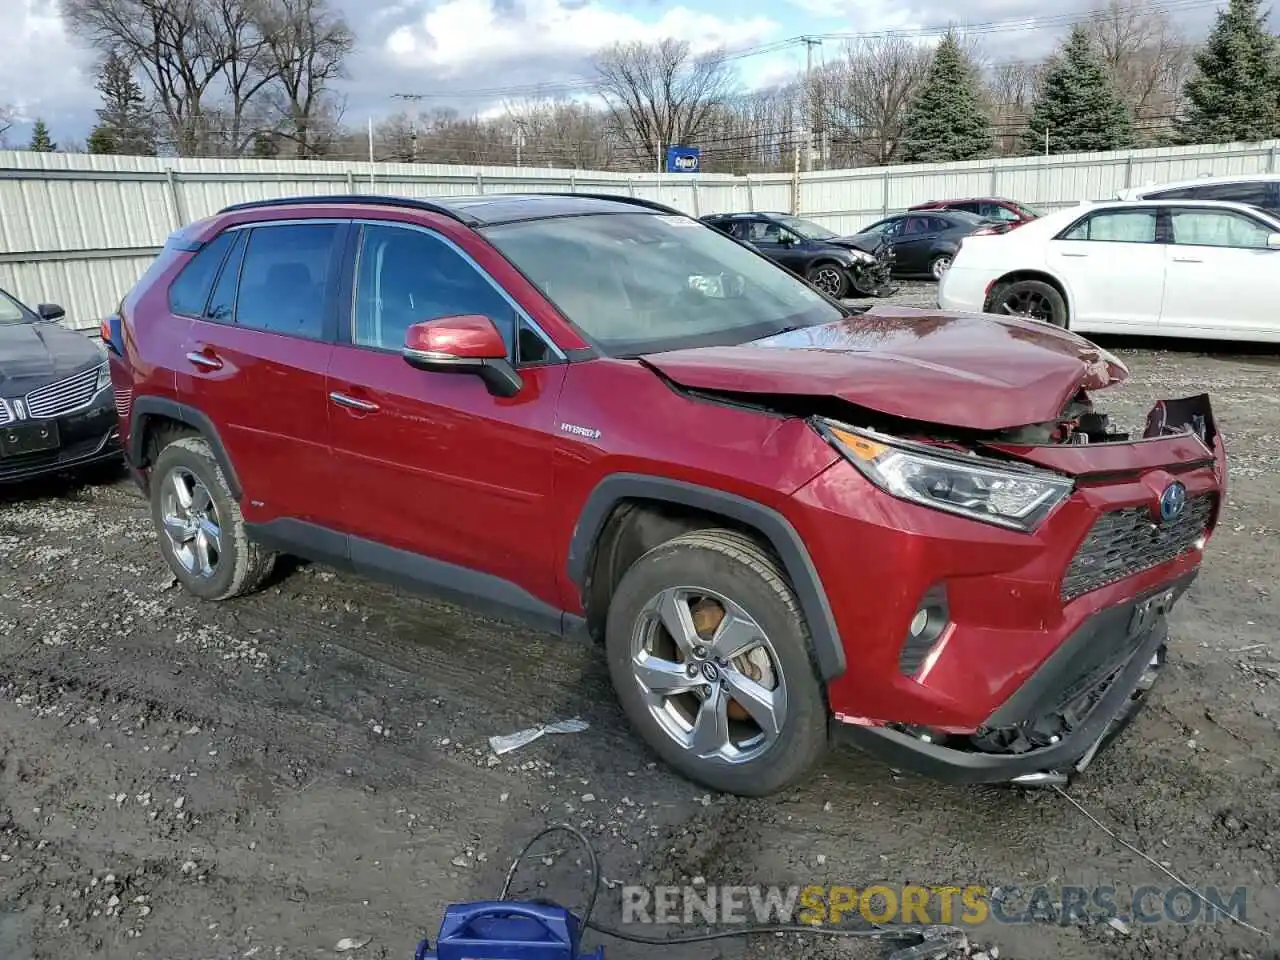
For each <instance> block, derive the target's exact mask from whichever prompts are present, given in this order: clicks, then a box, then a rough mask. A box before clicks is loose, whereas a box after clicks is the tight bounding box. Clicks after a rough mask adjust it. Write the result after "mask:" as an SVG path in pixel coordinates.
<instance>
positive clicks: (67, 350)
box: [0, 323, 102, 397]
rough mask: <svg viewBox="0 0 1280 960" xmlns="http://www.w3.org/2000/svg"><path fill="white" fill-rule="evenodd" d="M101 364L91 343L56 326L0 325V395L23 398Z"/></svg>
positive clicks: (32, 324)
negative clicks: (86, 368)
mask: <svg viewBox="0 0 1280 960" xmlns="http://www.w3.org/2000/svg"><path fill="white" fill-rule="evenodd" d="M101 360H102V357H101V354H100V353H99V351H98V348H97V345H96V344H94V342H93V341H92V340H90V339H89V338H88V337H86V336H84V335H83V334H79V333H76V332H75V331H73V330H68V329H67V328H66V327H63V326H59V325H58V324H56V323H0V395H3V396H7V397H13V396H22V395H23V394H26V393H28V392H30V391H32V390H34V389H36V388H37V387H42V386H44V385H45V384H46V383H52V382H53V381H55V380H61V379H62V378H63V377H68V376H70V375H71V374H73V373H77V372H79V371H80V370H83V369H84V368H85V367H88V366H92V365H94V364H96V363H99V362H101Z"/></svg>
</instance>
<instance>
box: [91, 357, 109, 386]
mask: <svg viewBox="0 0 1280 960" xmlns="http://www.w3.org/2000/svg"><path fill="white" fill-rule="evenodd" d="M109 386H111V366H110V365H109V364H107V363H106V362H105V361H104V362H103V364H102V366H100V367H99V368H98V382H97V384H96V385H95V386H94V388H93V392H94V393H100V392H101V391H103V390H105V389H107V387H109Z"/></svg>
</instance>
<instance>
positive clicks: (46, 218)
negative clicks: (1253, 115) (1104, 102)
mask: <svg viewBox="0 0 1280 960" xmlns="http://www.w3.org/2000/svg"><path fill="white" fill-rule="evenodd" d="M1278 151H1280V141H1270V142H1266V143H1261V144H1229V145H1223V146H1196V147H1166V148H1160V149H1154V150H1127V151H1118V152H1115V153H1088V154H1073V155H1066V156H1053V157H1021V158H1012V159H1005V160H975V161H969V162H965V163H954V164H912V165H900V166H893V167H868V168H863V169H858V170H832V171H821V172H815V173H802V174H800V175H799V176H798V177H793V176H792V175H791V174H785V173H784V174H766V175H759V176H752V177H735V176H732V175H729V174H696V175H689V174H657V173H635V174H617V173H606V172H598V171H569V170H562V169H543V168H538V167H454V166H445V165H442V164H404V163H379V164H368V163H365V164H360V163H347V162H333V161H305V160H212V159H209V160H205V159H190V160H188V159H159V158H149V157H112V156H90V155H85V154H60V153H30V152H26V151H0V286H2V287H4V288H5V289H7V290H9V291H10V292H12V293H14V294H15V295H17V296H18V297H20V298H21V299H23V300H25V301H27V302H28V303H31V304H35V303H40V302H56V303H60V304H62V305H63V306H64V307H66V308H67V321H66V322H67V323H68V324H69V325H70V326H73V327H76V328H81V329H87V328H92V327H95V326H96V325H97V323H98V320H99V319H100V318H101V317H102V316H104V315H105V314H107V313H109V312H110V311H111V310H113V309H114V308H115V306H116V304H117V303H118V302H119V300H120V298H121V296H123V295H124V294H125V293H126V292H127V291H128V290H129V288H130V287H131V286H132V285H133V283H134V282H135V281H136V280H137V278H138V276H139V275H140V274H141V273H142V271H143V270H144V269H145V268H146V266H147V264H148V263H149V262H150V261H151V259H152V258H153V257H154V256H155V254H156V253H157V252H158V250H159V249H160V247H161V246H163V244H164V241H165V238H166V237H168V235H169V234H170V233H171V232H172V231H173V230H175V229H176V228H178V227H181V226H183V225H185V224H187V223H190V222H191V221H192V220H196V219H199V218H201V217H205V216H208V215H209V214H211V213H214V212H215V211H217V210H218V209H219V208H221V207H224V206H226V205H227V204H230V203H237V202H240V201H245V200H262V199H268V198H270V197H273V196H288V195H304V194H326V193H383V194H397V195H402V196H417V197H431V196H460V195H466V194H476V193H512V192H520V191H564V192H576V193H612V194H622V195H630V196H636V197H642V198H645V199H650V200H659V201H662V202H664V203H668V204H670V205H672V206H674V207H678V208H679V209H682V210H685V211H686V212H688V213H691V214H695V215H702V214H707V213H719V212H725V211H734V210H752V209H754V210H778V211H785V210H790V209H792V208H793V202H794V206H795V207H796V208H797V211H798V212H799V213H800V214H801V215H803V216H808V217H812V218H813V219H815V220H818V221H820V222H822V223H824V224H826V225H827V226H829V227H831V229H833V230H837V231H840V232H852V231H854V230H856V229H858V228H859V227H861V226H863V225H865V224H867V223H869V222H870V221H871V220H873V219H875V218H877V217H880V216H882V215H884V214H886V213H891V212H895V211H898V210H902V209H905V208H906V207H908V206H910V205H911V204H913V203H920V202H923V201H926V200H936V199H943V198H947V197H967V196H1004V197H1012V198H1015V199H1018V200H1021V201H1023V202H1026V203H1030V204H1032V205H1033V206H1038V207H1042V208H1046V209H1053V208H1056V207H1062V206H1067V205H1070V204H1072V203H1075V202H1078V201H1080V200H1100V199H1108V198H1111V197H1114V196H1115V195H1116V193H1117V191H1119V190H1122V189H1124V188H1125V187H1130V186H1139V185H1142V184H1147V183H1161V182H1166V181H1169V180H1181V179H1189V178H1193V177H1199V176H1205V175H1215V176H1216V175H1222V174H1235V173H1260V172H1275V171H1276V170H1277V152H1278Z"/></svg>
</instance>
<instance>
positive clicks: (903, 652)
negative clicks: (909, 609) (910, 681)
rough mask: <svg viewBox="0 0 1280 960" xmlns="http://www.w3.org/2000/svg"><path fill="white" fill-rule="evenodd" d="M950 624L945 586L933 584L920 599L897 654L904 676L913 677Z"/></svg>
mask: <svg viewBox="0 0 1280 960" xmlns="http://www.w3.org/2000/svg"><path fill="white" fill-rule="evenodd" d="M950 622H951V618H950V614H949V608H948V605H947V591H946V587H945V586H944V585H943V584H940V583H939V584H935V585H934V586H932V587H930V588H929V589H928V590H927V591H926V592H925V594H924V596H923V597H921V598H920V603H919V605H918V606H917V607H916V611H915V613H914V614H912V616H911V621H910V623H909V624H908V626H907V635H906V637H905V638H904V639H903V641H902V648H901V649H900V650H899V651H898V670H899V672H900V673H902V674H903V676H907V677H911V676H914V675H915V674H916V673H917V672H918V671H919V670H920V668H921V666H923V665H924V662H925V660H926V659H927V658H928V656H929V652H930V651H931V650H932V649H933V646H934V644H936V643H937V642H938V639H939V638H940V637H941V636H942V634H943V631H945V630H946V628H947V624H948V623H950Z"/></svg>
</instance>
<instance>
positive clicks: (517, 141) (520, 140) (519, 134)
mask: <svg viewBox="0 0 1280 960" xmlns="http://www.w3.org/2000/svg"><path fill="white" fill-rule="evenodd" d="M515 125H516V132H515V133H513V134H512V135H511V142H512V143H513V144H514V145H515V148H516V166H517V167H523V166H524V159H523V156H524V155H523V151H524V144H525V138H524V121H523V120H516V121H515Z"/></svg>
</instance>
